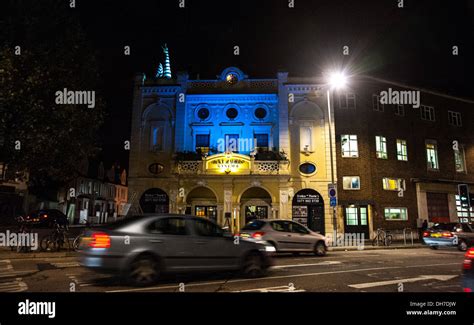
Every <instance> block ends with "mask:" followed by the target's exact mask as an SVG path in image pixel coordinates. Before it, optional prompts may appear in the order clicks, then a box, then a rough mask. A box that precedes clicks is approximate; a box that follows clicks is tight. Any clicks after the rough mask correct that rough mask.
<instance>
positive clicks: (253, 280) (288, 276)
mask: <svg viewBox="0 0 474 325" xmlns="http://www.w3.org/2000/svg"><path fill="white" fill-rule="evenodd" d="M447 265H458V266H459V263H441V264H425V265H409V266H387V267H375V268H365V269H353V270H341V271H328V272H316V273H303V274H292V275H279V276H269V277H265V278H260V279H236V280H229V281H226V280H224V281H213V282H202V283H190V284H187V285H186V286H187V287H191V286H193V287H196V286H206V285H214V284H216V285H222V284H223V283H225V284H228V283H238V282H255V281H264V280H271V279H287V278H297V277H308V276H315V275H326V274H339V273H352V272H362V271H376V270H390V269H404V268H417V267H430V266H447ZM176 287H177V285H172V286H161V287H160V286H156V287H148V288H133V289H119V290H109V291H105V292H110V293H113V292H131V291H148V290H163V289H176Z"/></svg>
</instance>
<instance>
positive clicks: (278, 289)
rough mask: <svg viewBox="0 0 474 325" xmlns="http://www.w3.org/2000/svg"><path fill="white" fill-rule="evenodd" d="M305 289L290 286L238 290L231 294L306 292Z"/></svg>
mask: <svg viewBox="0 0 474 325" xmlns="http://www.w3.org/2000/svg"><path fill="white" fill-rule="evenodd" d="M305 291H306V290H304V289H295V288H291V287H289V286H278V287H268V288H255V289H247V290H237V291H231V292H305Z"/></svg>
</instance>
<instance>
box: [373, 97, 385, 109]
mask: <svg viewBox="0 0 474 325" xmlns="http://www.w3.org/2000/svg"><path fill="white" fill-rule="evenodd" d="M372 106H373V109H374V111H376V112H383V111H384V104H382V103H380V96H379V95H372Z"/></svg>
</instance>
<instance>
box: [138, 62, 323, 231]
mask: <svg viewBox="0 0 474 325" xmlns="http://www.w3.org/2000/svg"><path fill="white" fill-rule="evenodd" d="M300 81H301V82H300ZM320 88H321V86H320V85H318V84H316V83H314V80H313V81H312V82H311V83H308V81H307V80H298V79H294V80H293V82H290V81H289V80H288V73H286V72H279V73H278V74H277V76H276V78H273V79H252V78H249V77H248V76H247V75H246V74H245V73H244V72H243V71H242V70H240V69H239V68H236V67H228V68H226V69H224V70H223V71H221V72H220V73H219V74H218V76H217V78H216V79H211V80H201V79H197V80H193V79H190V78H189V75H188V74H187V73H183V72H181V73H178V74H177V76H176V78H175V79H165V78H161V77H158V78H156V79H154V80H147V81H146V82H145V81H144V78H143V75H138V76H137V78H136V86H135V95H134V108H133V118H132V137H131V149H130V175H129V188H130V195H131V196H132V197H133V196H134V194H133V192H135V193H136V194H135V197H136V198H137V199H136V202H135V203H134V207H135V208H136V209H139V207H141V208H142V210H145V211H144V212H173V213H191V214H195V215H199V216H203V217H207V218H210V219H213V220H215V221H216V222H218V223H220V224H221V225H223V226H228V227H230V228H232V230H234V231H238V230H239V229H240V227H242V226H243V225H244V224H245V223H246V222H248V221H249V220H252V219H255V218H287V219H292V218H293V219H294V220H297V221H299V222H301V223H304V224H306V225H308V226H309V227H310V228H312V229H314V230H317V231H321V232H326V231H329V230H330V227H331V220H330V210H329V207H328V204H325V202H324V201H325V197H327V184H328V182H329V177H330V171H329V166H330V164H329V161H328V159H329V156H328V153H329V152H328V150H327V146H328V143H329V142H328V141H329V128H328V125H327V121H326V119H327V108H326V106H325V99H324V96H322V94H323V93H322V92H321V91H320ZM303 190H304V191H303ZM299 193H300V194H299ZM301 193H303V194H301Z"/></svg>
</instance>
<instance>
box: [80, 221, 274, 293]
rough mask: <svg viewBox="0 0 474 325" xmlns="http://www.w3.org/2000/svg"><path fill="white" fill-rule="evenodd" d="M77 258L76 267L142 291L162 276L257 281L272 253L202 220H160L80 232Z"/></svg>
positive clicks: (263, 245) (269, 261)
mask: <svg viewBox="0 0 474 325" xmlns="http://www.w3.org/2000/svg"><path fill="white" fill-rule="evenodd" d="M78 252H79V254H80V258H79V261H80V264H81V265H83V266H85V267H87V268H90V269H94V270H97V271H100V272H109V273H110V272H112V273H116V274H118V275H121V276H123V277H126V278H128V279H129V280H130V282H131V283H132V284H134V285H139V286H144V285H149V284H152V283H154V282H156V281H157V280H158V279H159V278H160V275H161V274H163V273H178V272H196V271H217V270H241V271H242V272H243V273H244V274H245V275H246V276H249V277H259V276H263V275H264V274H265V273H266V271H267V269H268V268H269V267H270V266H271V265H272V258H271V255H272V254H273V253H274V252H275V249H274V248H273V247H272V246H270V245H268V244H266V243H265V242H262V241H258V242H256V241H248V240H241V239H240V238H237V239H235V238H234V237H233V236H232V234H230V233H225V232H224V231H223V230H222V229H221V228H220V227H219V226H218V225H217V224H215V223H213V222H211V221H209V220H207V219H204V218H202V217H194V216H185V215H182V214H179V215H172V214H166V215H155V216H140V217H130V218H126V219H123V220H120V221H117V222H115V223H113V224H110V225H108V226H106V227H104V228H96V229H93V230H92V229H90V230H86V231H85V234H84V236H83V237H81V241H80V244H79V248H78Z"/></svg>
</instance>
